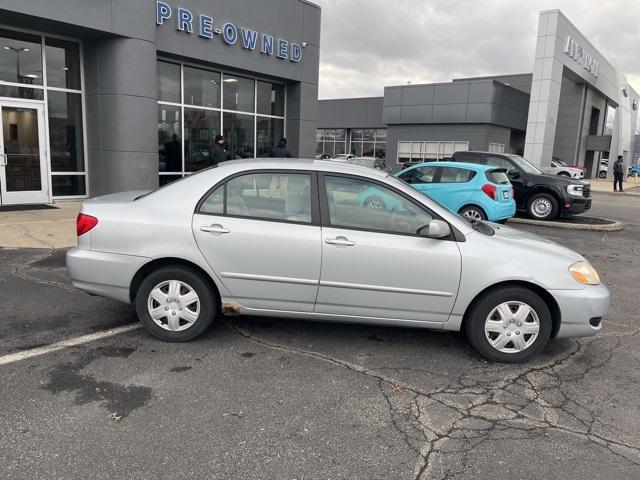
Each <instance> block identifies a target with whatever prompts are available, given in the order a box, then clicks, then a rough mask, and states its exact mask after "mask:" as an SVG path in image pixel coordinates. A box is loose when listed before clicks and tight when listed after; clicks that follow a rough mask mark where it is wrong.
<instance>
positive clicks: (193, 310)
mask: <svg viewBox="0 0 640 480" xmlns="http://www.w3.org/2000/svg"><path fill="white" fill-rule="evenodd" d="M135 306H136V312H137V314H138V319H140V321H141V322H142V324H143V325H144V326H145V328H146V329H147V330H148V331H149V332H150V333H151V334H152V335H154V336H156V337H158V338H160V339H161V340H165V341H169V342H186V341H189V340H193V339H194V338H196V337H197V336H199V335H201V334H202V333H203V332H204V331H205V330H206V329H207V328H208V327H209V326H210V325H211V323H212V322H213V321H214V319H215V317H216V311H217V300H216V296H215V294H214V293H213V292H212V290H211V287H210V285H209V283H208V282H207V281H206V280H205V279H204V278H203V276H202V275H201V274H199V273H198V272H196V271H194V270H192V269H189V268H187V267H183V266H179V265H177V266H169V267H163V268H160V269H158V270H156V271H155V272H152V273H151V274H149V275H148V276H147V277H146V278H145V279H144V280H143V281H142V283H141V284H140V288H139V289H138V292H137V294H136V299H135Z"/></svg>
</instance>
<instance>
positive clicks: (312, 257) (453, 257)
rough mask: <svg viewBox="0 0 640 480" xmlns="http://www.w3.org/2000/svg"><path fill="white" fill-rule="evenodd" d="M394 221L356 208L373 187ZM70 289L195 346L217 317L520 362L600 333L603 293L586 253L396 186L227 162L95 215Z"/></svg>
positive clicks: (335, 171)
mask: <svg viewBox="0 0 640 480" xmlns="http://www.w3.org/2000/svg"><path fill="white" fill-rule="evenodd" d="M367 188H376V189H379V190H380V191H381V192H384V194H385V195H387V196H389V197H392V198H394V199H395V204H396V205H398V207H397V208H395V209H393V211H390V212H387V211H380V210H377V209H370V208H367V207H365V206H363V205H360V204H359V203H358V202H357V198H358V194H359V192H361V191H362V190H363V189H367ZM77 228H78V246H77V248H74V249H72V250H70V251H69V252H68V254H67V266H68V269H69V272H70V275H71V278H72V280H73V284H74V286H76V287H77V288H79V289H81V290H84V291H86V292H89V293H92V294H96V295H102V296H105V297H109V298H113V299H116V300H121V301H123V302H129V303H132V304H133V305H135V309H136V311H137V314H138V318H139V319H140V321H141V322H142V323H143V324H144V326H145V327H146V328H147V329H148V330H149V332H150V333H151V334H153V335H155V336H156V337H159V338H161V339H163V340H168V341H187V340H191V339H193V338H196V337H197V336H198V335H200V334H202V333H203V332H204V331H205V330H206V329H207V328H208V327H209V326H210V325H211V323H212V322H213V321H214V320H215V318H216V317H217V316H218V315H219V314H220V313H223V314H225V315H258V316H274V317H281V318H299V319H307V320H327V321H337V322H356V323H364V324H377V325H393V326H404V327H419V328H431V329H440V330H442V329H444V330H454V331H456V330H461V329H462V330H464V332H465V333H466V335H467V338H468V339H469V341H470V343H471V344H472V345H473V346H474V347H475V348H476V349H477V351H478V352H479V353H480V354H482V355H483V356H484V357H486V358H488V359H490V360H494V361H502V362H521V361H524V360H526V359H528V358H530V357H531V356H532V355H535V354H536V353H538V352H540V351H541V350H542V349H543V348H544V346H545V345H546V344H547V342H548V341H549V339H550V338H553V337H568V336H585V335H593V334H595V333H596V332H598V331H599V330H600V329H601V327H602V323H601V319H602V317H603V315H604V314H605V313H606V312H607V309H608V306H609V291H608V290H607V288H606V287H605V286H604V285H603V284H602V283H601V282H600V279H599V278H598V274H597V273H596V272H595V270H594V269H593V267H592V266H591V265H590V263H589V262H588V261H587V260H585V259H584V258H583V257H582V256H581V255H579V254H578V253H575V252H573V251H571V250H569V249H567V248H565V247H562V246H560V245H557V244H554V243H552V242H550V241H546V240H544V239H542V238H540V237H537V236H535V235H532V234H528V233H524V232H521V231H519V230H516V229H513V228H509V227H505V226H502V225H497V224H488V223H484V222H476V223H470V222H469V221H467V220H465V219H463V218H462V217H459V216H458V215H455V214H453V213H451V212H449V211H448V210H447V209H445V208H443V207H442V206H440V205H439V204H437V203H436V202H434V201H432V200H431V199H429V198H427V197H426V196H424V195H423V194H421V193H420V192H418V191H416V190H414V189H412V188H411V187H410V186H409V185H407V184H405V183H404V182H403V181H401V180H399V179H397V178H394V177H393V176H390V175H388V174H387V173H386V172H382V171H379V170H374V169H371V168H365V167H360V166H355V165H348V164H344V163H337V162H333V161H322V160H293V159H265V160H240V161H231V162H225V163H222V164H220V166H218V167H216V168H210V169H208V170H203V171H201V172H199V173H197V174H193V175H191V176H190V177H187V178H184V179H182V180H179V181H176V182H174V183H171V184H169V185H167V186H165V187H163V188H161V189H159V190H156V191H153V192H127V193H120V194H115V195H106V196H103V197H98V198H95V199H92V200H89V201H86V202H85V203H84V204H83V206H82V209H81V213H80V215H79V216H78V222H77Z"/></svg>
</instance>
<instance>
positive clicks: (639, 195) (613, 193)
mask: <svg viewBox="0 0 640 480" xmlns="http://www.w3.org/2000/svg"><path fill="white" fill-rule="evenodd" d="M594 193H602V194H604V195H615V196H616V197H624V196H625V195H626V196H629V197H640V193H635V192H622V193H620V192H611V191H604V190H591V194H594Z"/></svg>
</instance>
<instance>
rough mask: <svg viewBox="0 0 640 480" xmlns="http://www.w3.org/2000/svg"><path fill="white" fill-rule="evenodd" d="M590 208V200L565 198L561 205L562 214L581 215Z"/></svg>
mask: <svg viewBox="0 0 640 480" xmlns="http://www.w3.org/2000/svg"><path fill="white" fill-rule="evenodd" d="M590 208H591V198H585V197H565V199H564V204H563V205H562V212H563V213H583V212H586V211H587V210H589V209H590Z"/></svg>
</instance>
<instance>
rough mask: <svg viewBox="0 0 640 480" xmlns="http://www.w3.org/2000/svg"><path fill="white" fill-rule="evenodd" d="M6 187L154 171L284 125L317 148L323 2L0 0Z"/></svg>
mask: <svg viewBox="0 0 640 480" xmlns="http://www.w3.org/2000/svg"><path fill="white" fill-rule="evenodd" d="M0 17H1V18H2V20H1V22H2V26H0V46H2V47H4V48H2V49H0V109H2V121H3V129H2V131H3V141H4V143H3V145H2V150H0V154H3V155H4V154H5V153H6V154H7V155H6V157H4V158H7V162H6V163H7V165H6V166H3V167H0V172H1V173H2V176H0V185H2V191H1V192H0V199H1V202H2V204H8V203H40V202H43V203H44V202H49V201H52V200H55V199H64V198H77V197H86V196H95V195H99V194H103V193H110V192H115V191H121V190H127V189H142V188H154V187H157V186H158V184H159V183H160V184H163V183H166V182H168V181H171V180H174V179H176V178H179V177H181V176H183V175H186V174H189V173H191V172H193V171H196V170H198V169H200V168H203V167H205V166H207V165H208V164H209V163H210V162H209V160H208V148H209V146H210V144H211V142H212V141H213V137H214V136H215V135H216V134H224V135H225V136H226V137H227V143H228V148H229V150H230V152H229V156H230V157H236V158H238V157H244V156H251V157H253V156H266V155H268V154H269V151H270V149H271V148H272V147H273V146H274V145H273V144H274V142H277V141H278V139H279V137H281V136H286V138H287V139H288V141H289V148H290V150H291V151H292V153H293V154H294V155H300V156H311V155H312V154H313V152H314V149H315V143H314V138H315V135H316V120H317V115H318V111H317V104H318V101H317V97H318V68H319V67H318V66H319V47H320V8H319V7H318V6H317V5H315V4H313V3H311V2H307V1H305V0H276V1H270V2H255V1H252V0H234V1H231V0H224V1H220V2H211V1H209V0H167V1H148V0H127V1H124V0H59V1H56V2H42V1H39V0H3V1H2V2H1V3H0Z"/></svg>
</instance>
